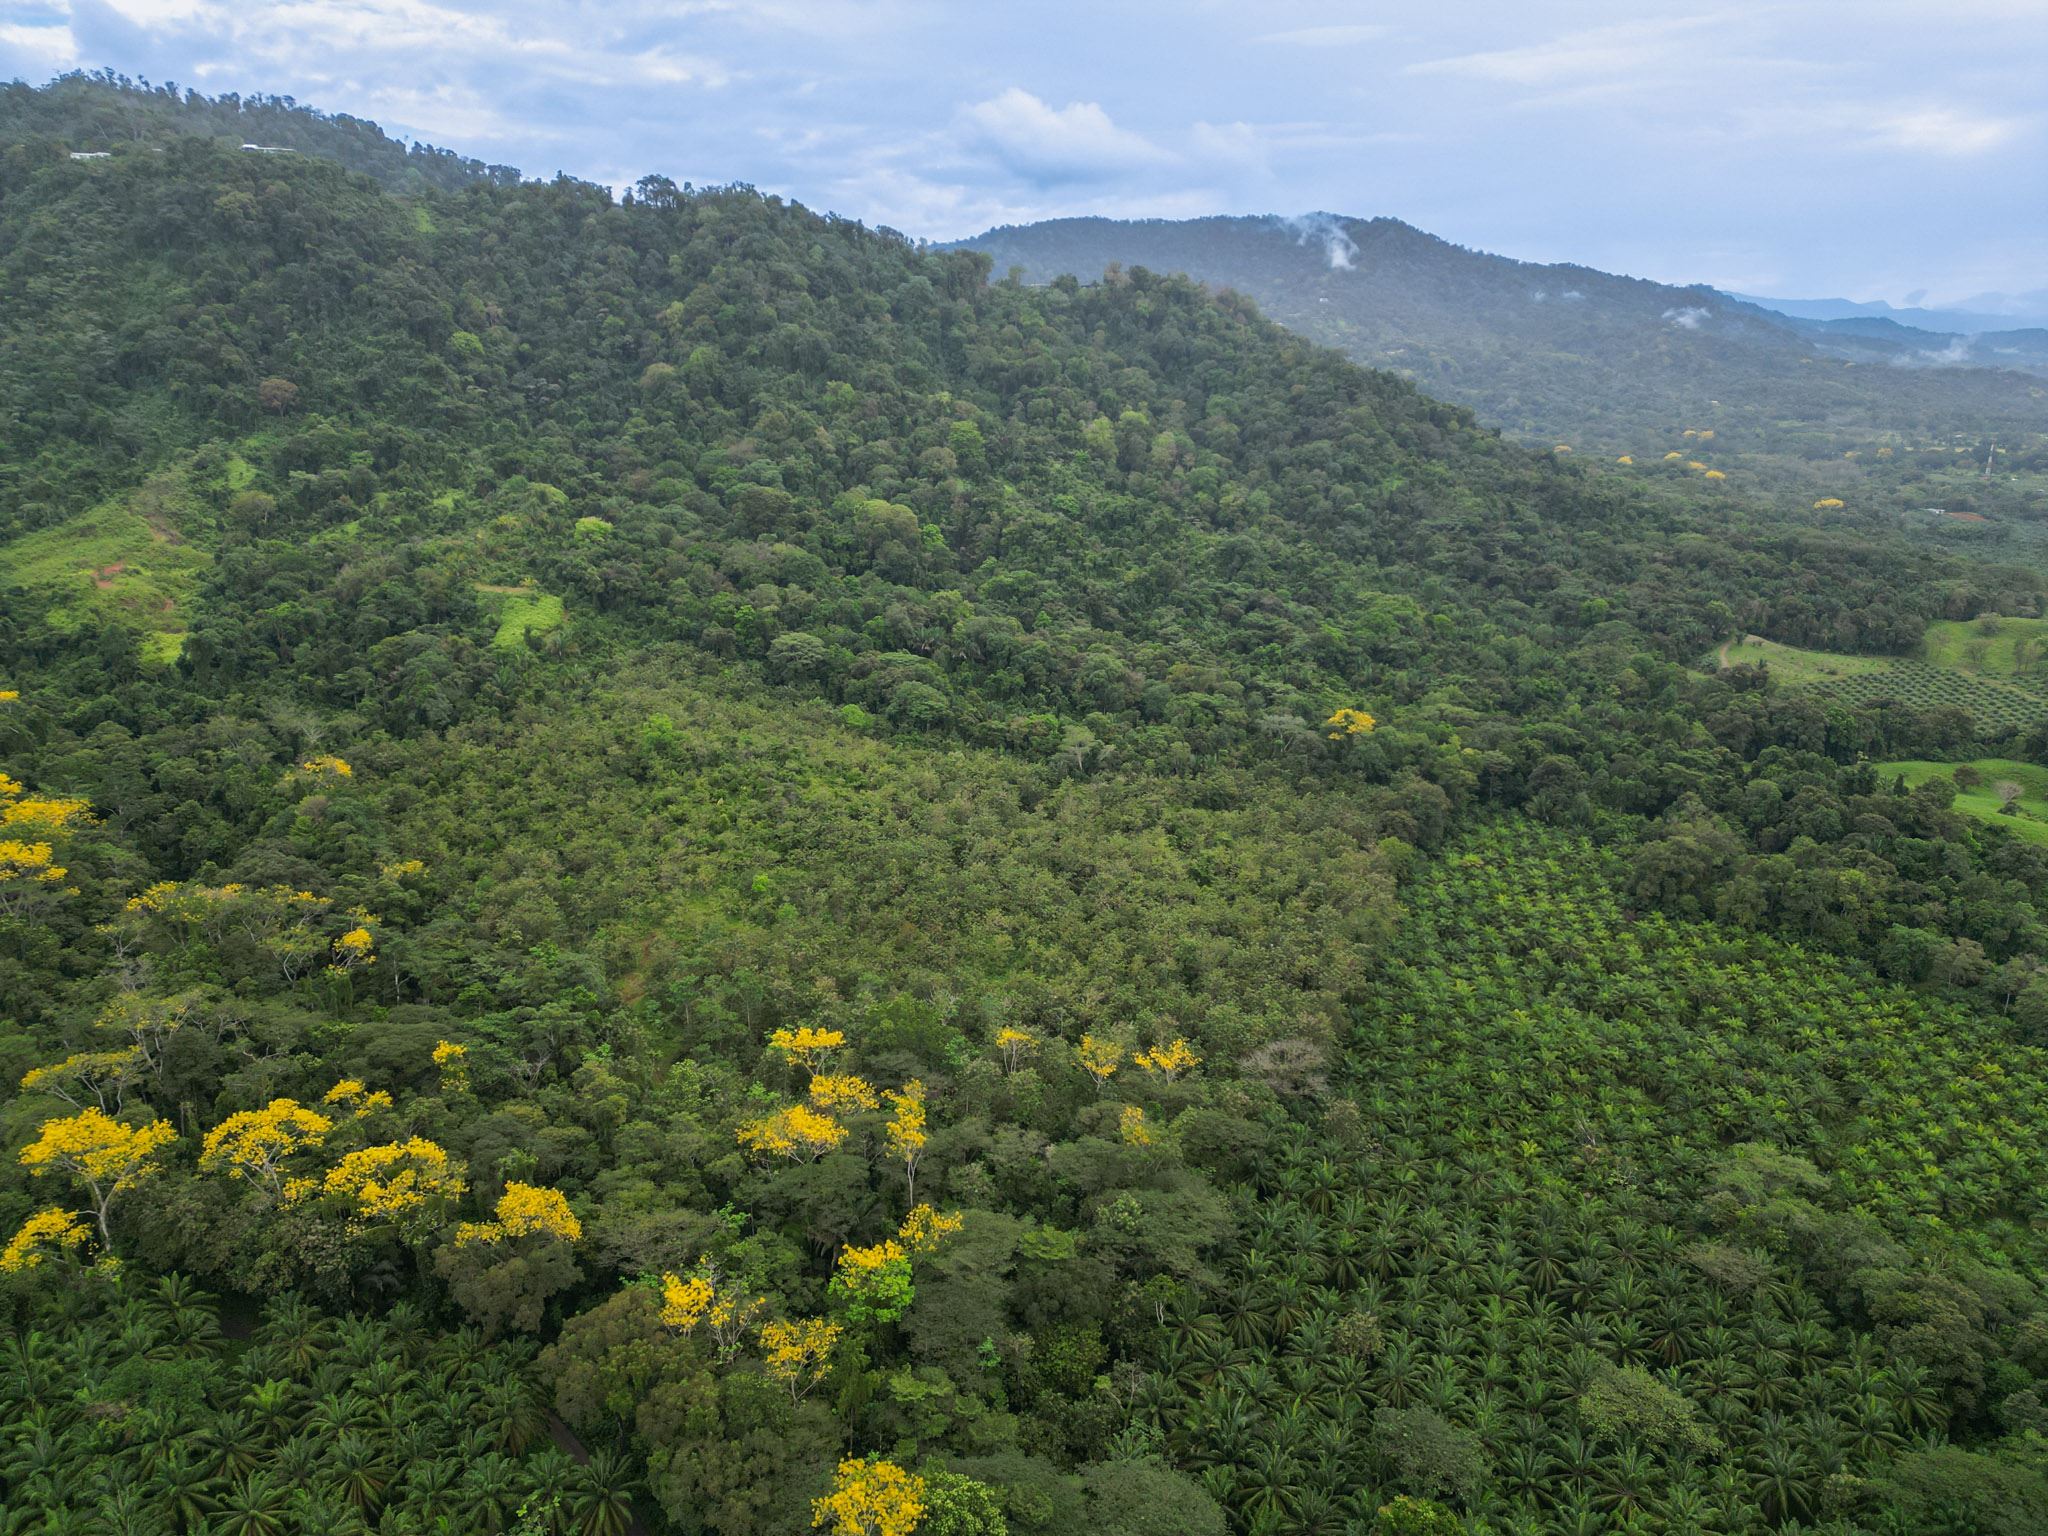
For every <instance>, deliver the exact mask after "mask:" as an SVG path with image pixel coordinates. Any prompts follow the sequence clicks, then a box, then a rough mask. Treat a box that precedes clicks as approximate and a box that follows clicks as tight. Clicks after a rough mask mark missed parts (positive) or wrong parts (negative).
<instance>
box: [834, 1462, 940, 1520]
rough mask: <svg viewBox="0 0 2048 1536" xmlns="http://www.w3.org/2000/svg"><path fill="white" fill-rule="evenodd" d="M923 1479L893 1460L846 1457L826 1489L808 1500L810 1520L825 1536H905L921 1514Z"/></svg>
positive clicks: (921, 1517)
mask: <svg viewBox="0 0 2048 1536" xmlns="http://www.w3.org/2000/svg"><path fill="white" fill-rule="evenodd" d="M924 1495H925V1483H924V1479H923V1478H921V1477H918V1476H916V1475H915V1474H913V1473H910V1472H906V1471H904V1470H903V1469H902V1468H901V1467H899V1466H897V1465H896V1464H895V1463H894V1462H890V1461H880V1460H877V1459H875V1458H873V1457H870V1458H868V1459H866V1460H858V1459H855V1458H852V1457H848V1458H847V1459H846V1460H845V1461H842V1462H840V1463H839V1474H838V1476H837V1477H835V1478H834V1479H833V1482H832V1491H831V1492H830V1493H828V1494H826V1495H825V1496H824V1497H823V1498H820V1499H813V1500H812V1501H811V1524H812V1525H813V1526H815V1527H822V1528H823V1529H824V1530H825V1532H826V1533H827V1536H911V1532H913V1531H915V1530H916V1529H917V1523H918V1521H920V1520H922V1519H923V1518H924V1510H925V1504H924Z"/></svg>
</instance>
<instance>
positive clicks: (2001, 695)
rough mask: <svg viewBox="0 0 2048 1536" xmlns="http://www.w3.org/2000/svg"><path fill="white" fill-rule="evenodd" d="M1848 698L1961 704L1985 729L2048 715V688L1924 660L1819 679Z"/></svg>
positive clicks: (1823, 688)
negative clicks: (1847, 675)
mask: <svg viewBox="0 0 2048 1536" xmlns="http://www.w3.org/2000/svg"><path fill="white" fill-rule="evenodd" d="M1815 688H1816V691H1818V692H1823V693H1825V694H1827V695H1828V696H1829V697H1831V698H1836V699H1840V700H1841V701H1842V702H1844V703H1846V704H1887V703H1896V704H1906V705H1909V706H1911V707H1912V708H1914V709H1923V710H1924V709H1960V710H1963V711H1965V712H1966V713H1967V714H1969V715H1970V717H1971V718H1972V719H1973V720H1974V721H1975V722H1976V724H1977V728H1978V729H1979V730H1981V731H1983V732H1985V733H1986V734H1990V735H1996V734H2000V733H2004V732H2010V731H2023V730H2025V729H2027V728H2028V727H2029V726H2033V725H2038V724H2040V723H2041V722H2042V721H2043V720H2048V691H2044V690H2043V689H2042V687H2041V685H2040V684H2038V683H2035V682H2032V681H2027V680H2023V679H2020V678H1998V677H1976V676H1972V675H1970V674H1969V673H1966V672H1956V671H1951V670H1950V669H1948V668H1946V667H1937V666H1932V665H1930V664H1929V663H1927V662H1924V661H1904V660H1902V661H1895V662H1893V663H1892V664H1891V666H1889V667H1887V668H1885V669H1884V670H1882V671H1878V672H1867V673H1863V674H1861V675H1859V676H1854V677H1843V678H1837V679H1834V680H1832V681H1830V682H1827V683H1822V684H1816V685H1815Z"/></svg>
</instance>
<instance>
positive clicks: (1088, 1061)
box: [1074, 1035, 1124, 1090]
mask: <svg viewBox="0 0 2048 1536" xmlns="http://www.w3.org/2000/svg"><path fill="white" fill-rule="evenodd" d="M1074 1055H1075V1056H1076V1057H1077V1058H1079V1060H1080V1063H1081V1070H1082V1071H1083V1072H1086V1073H1087V1074H1088V1075H1089V1076H1090V1077H1092V1078H1094V1079H1095V1086H1096V1088H1097V1090H1100V1089H1103V1088H1105V1087H1107V1086H1108V1085H1109V1080H1110V1079H1111V1078H1112V1077H1115V1076H1116V1069H1117V1068H1118V1066H1120V1065H1121V1064H1122V1062H1123V1059H1124V1051H1123V1047H1122V1046H1120V1045H1118V1044H1117V1043H1116V1042H1115V1041H1114V1040H1105V1039H1103V1038H1102V1037H1101V1036H1100V1035H1083V1036H1082V1037H1081V1043H1080V1044H1079V1045H1077V1046H1075V1047H1074Z"/></svg>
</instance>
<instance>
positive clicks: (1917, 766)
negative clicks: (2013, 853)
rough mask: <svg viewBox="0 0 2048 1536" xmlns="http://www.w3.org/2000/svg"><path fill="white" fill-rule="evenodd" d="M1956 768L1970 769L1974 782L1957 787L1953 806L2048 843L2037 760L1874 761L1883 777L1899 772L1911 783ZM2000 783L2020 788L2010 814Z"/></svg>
mask: <svg viewBox="0 0 2048 1536" xmlns="http://www.w3.org/2000/svg"><path fill="white" fill-rule="evenodd" d="M1958 768H1969V769H1974V770H1975V771H1976V774H1977V778H1978V782H1977V783H1975V784H1971V785H1968V786H1965V787H1960V788H1958V790H1957V792H1956V797H1955V800H1954V801H1953V802H1952V804H1953V807H1954V809H1956V810H1958V811H1960V812H1962V813H1963V814H1964V815H1966V816H1975V817H1976V818H1977V819H1978V820H1980V821H1988V822H1992V823H1995V824H1996V825H1998V826H2001V827H2004V828H2006V829H2007V830H2009V831H2011V832H2012V833H2014V834H2015V835H2016V836H2019V837H2023V838H2025V839H2026V840H2027V841H2028V842H2030V843H2043V844H2048V768H2043V767H2042V766H2041V765H2040V764H2038V763H2023V762H2019V761H2017V760H2016V759H2013V758H2009V757H1980V758H1976V759H1974V760H1973V761H1971V762H1968V763H1929V762H1921V761H1908V762H1897V763H1879V764H1878V765H1877V771H1878V772H1879V773H1880V774H1882V775H1883V776H1884V777H1885V778H1886V779H1887V780H1889V779H1890V778H1891V776H1892V775H1893V774H1901V775H1903V776H1904V777H1905V780H1906V782H1907V783H1908V784H1909V785H1914V786H1918V785H1921V784H1924V783H1926V782H1927V781H1928V780H1929V779H1939V778H1950V777H1952V776H1953V775H1954V774H1955V771H1956V770H1957V769H1958ZM2002 783H2003V784H2016V785H2018V786H2019V789H2020V796H2019V799H2018V800H2017V801H2015V802H2014V803H2015V804H2016V805H2017V806H2018V807H2019V809H2018V810H2017V811H2016V812H2015V813H2014V814H2012V815H2007V814H2005V797H2004V796H2003V795H2001V794H2000V793H1999V792H1998V786H1999V785H2000V784H2002Z"/></svg>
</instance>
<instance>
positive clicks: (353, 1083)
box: [320, 1077, 391, 1120]
mask: <svg viewBox="0 0 2048 1536" xmlns="http://www.w3.org/2000/svg"><path fill="white" fill-rule="evenodd" d="M320 1102H321V1103H323V1104H332V1105H335V1106H336V1107H337V1108H340V1109H345V1110H347V1111H348V1112H349V1113H350V1114H352V1115H354V1116H355V1117H356V1119H358V1120H360V1119H362V1118H363V1117H364V1116H365V1115H368V1114H370V1113H372V1112H373V1111H375V1110H379V1109H389V1108H390V1107H391V1095H390V1094H388V1093H386V1092H385V1091H384V1090H383V1089H381V1088H379V1089H378V1090H377V1091H376V1092H375V1093H372V1092H370V1090H369V1089H367V1088H365V1087H364V1086H363V1084H362V1082H361V1081H360V1080H359V1079H357V1078H353V1077H344V1078H343V1079H342V1080H341V1081H340V1082H338V1083H336V1084H335V1085H334V1086H333V1087H332V1088H330V1089H328V1090H327V1092H326V1093H324V1094H322V1095H321V1098H320Z"/></svg>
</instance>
